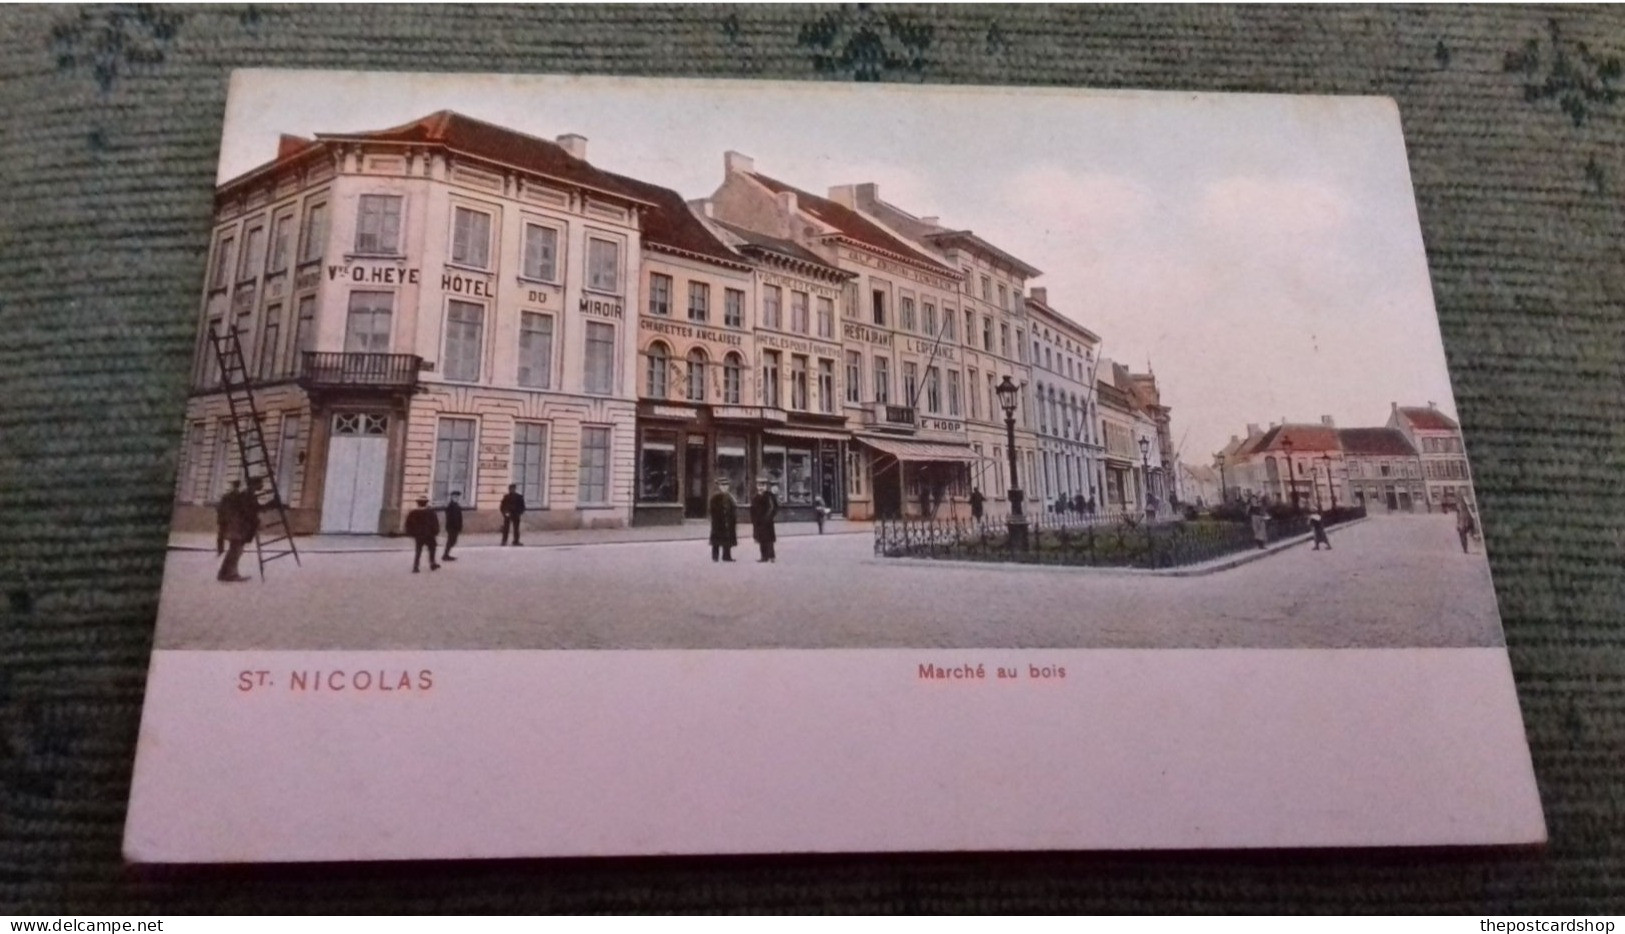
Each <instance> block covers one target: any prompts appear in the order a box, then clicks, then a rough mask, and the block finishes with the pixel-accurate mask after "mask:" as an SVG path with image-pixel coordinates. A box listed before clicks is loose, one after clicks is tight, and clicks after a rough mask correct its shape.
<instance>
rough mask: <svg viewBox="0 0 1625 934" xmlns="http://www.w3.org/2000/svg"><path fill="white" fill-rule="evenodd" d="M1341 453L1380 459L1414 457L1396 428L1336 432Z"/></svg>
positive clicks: (1414, 451)
mask: <svg viewBox="0 0 1625 934" xmlns="http://www.w3.org/2000/svg"><path fill="white" fill-rule="evenodd" d="M1337 436H1338V438H1339V439H1340V440H1341V441H1342V442H1343V453H1345V454H1355V455H1360V454H1364V455H1368V456H1382V457H1415V456H1416V449H1415V448H1413V447H1411V443H1410V442H1409V441H1407V440H1405V434H1404V432H1402V431H1400V430H1399V429H1398V428H1343V429H1339V430H1338V432H1337Z"/></svg>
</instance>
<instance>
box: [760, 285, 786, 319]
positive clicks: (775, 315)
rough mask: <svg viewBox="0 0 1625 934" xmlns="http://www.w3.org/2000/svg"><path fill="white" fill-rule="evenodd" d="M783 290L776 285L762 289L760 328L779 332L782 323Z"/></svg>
mask: <svg viewBox="0 0 1625 934" xmlns="http://www.w3.org/2000/svg"><path fill="white" fill-rule="evenodd" d="M783 307H784V290H783V289H781V288H779V287H778V286H776V285H769V286H764V287H763V288H762V327H764V328H773V329H774V330H779V329H781V328H783V327H784V321H783Z"/></svg>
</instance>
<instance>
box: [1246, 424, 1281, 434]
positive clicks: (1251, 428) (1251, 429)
mask: <svg viewBox="0 0 1625 934" xmlns="http://www.w3.org/2000/svg"><path fill="white" fill-rule="evenodd" d="M1270 427H1271V428H1274V427H1275V426H1274V425H1271V426H1270ZM1261 434H1263V432H1261V431H1259V430H1258V423H1257V422H1248V423H1247V437H1249V438H1256V437H1258V436H1259V435H1261Z"/></svg>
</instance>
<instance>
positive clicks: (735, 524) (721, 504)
mask: <svg viewBox="0 0 1625 934" xmlns="http://www.w3.org/2000/svg"><path fill="white" fill-rule="evenodd" d="M706 509H707V512H708V513H709V514H710V516H711V560H712V561H717V560H722V561H732V560H733V559H734V555H733V551H734V546H735V545H737V544H739V504H738V503H735V502H734V498H733V496H732V494H730V493H729V492H728V481H726V480H718V481H717V491H716V492H715V493H712V494H711V502H710V503H708V504H707V507H706ZM719 553H720V555H721V557H720V559H719V558H718V554H719Z"/></svg>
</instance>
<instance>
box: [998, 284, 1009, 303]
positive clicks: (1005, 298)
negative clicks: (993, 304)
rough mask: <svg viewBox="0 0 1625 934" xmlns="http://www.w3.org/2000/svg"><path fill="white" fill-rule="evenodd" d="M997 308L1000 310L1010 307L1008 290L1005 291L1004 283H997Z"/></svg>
mask: <svg viewBox="0 0 1625 934" xmlns="http://www.w3.org/2000/svg"><path fill="white" fill-rule="evenodd" d="M999 307H1000V308H1009V307H1010V293H1009V291H1008V290H1006V289H1005V287H1004V283H1002V282H1001V283H999Z"/></svg>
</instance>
